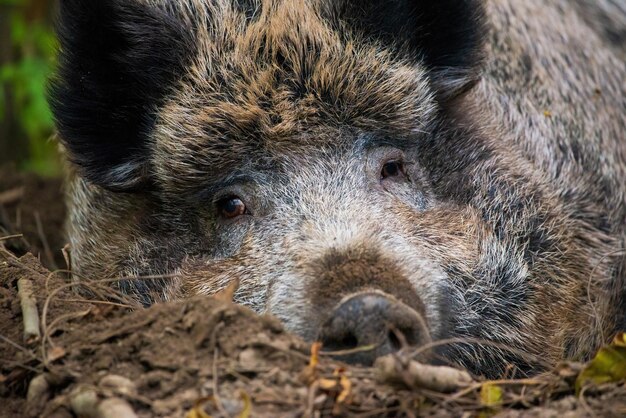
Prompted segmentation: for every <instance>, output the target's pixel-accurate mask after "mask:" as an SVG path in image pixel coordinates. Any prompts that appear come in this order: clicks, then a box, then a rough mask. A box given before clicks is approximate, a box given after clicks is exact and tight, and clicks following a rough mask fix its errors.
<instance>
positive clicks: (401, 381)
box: [0, 169, 626, 418]
mask: <svg viewBox="0 0 626 418" xmlns="http://www.w3.org/2000/svg"><path fill="white" fill-rule="evenodd" d="M60 190H61V187H60V182H59V181H57V180H41V179H38V178H36V177H34V176H23V175H18V174H16V173H15V171H14V170H13V171H11V169H4V170H2V169H0V214H1V215H2V216H1V217H0V397H1V398H2V399H1V400H0V416H6V417H20V416H26V417H36V416H49V417H59V418H60V417H77V416H81V417H101V418H109V417H121V418H125V417H134V416H138V417H153V416H158V417H189V418H206V417H241V418H245V417H322V416H360V417H396V416H400V417H417V416H428V417H447V416H459V417H461V416H464V417H473V416H477V417H492V416H498V417H559V418H563V417H587V416H589V417H593V416H597V417H613V416H614V417H619V416H626V386H625V385H624V382H618V383H613V384H605V385H602V386H599V387H589V388H585V389H584V390H583V391H582V392H581V393H580V394H579V395H578V396H575V392H574V381H575V378H576V376H577V374H578V373H579V372H580V370H581V368H582V365H580V364H575V363H568V364H563V365H561V366H559V367H558V368H557V369H556V370H554V371H552V372H549V373H545V374H543V375H540V376H536V377H533V378H529V379H524V380H501V381H490V382H485V381H482V380H481V379H480V378H478V377H475V376H474V377H473V380H471V381H463V382H456V383H458V385H457V384H456V383H455V384H454V385H453V386H455V385H456V387H453V388H448V389H445V390H444V389H441V388H435V387H431V386H427V387H424V385H418V384H417V383H416V379H415V376H414V375H413V374H412V372H411V368H410V365H411V363H410V358H409V355H408V354H406V353H405V354H401V355H398V356H395V357H390V358H389V360H390V361H391V364H392V366H393V367H392V369H391V371H390V372H389V371H388V372H389V373H387V375H386V379H385V378H383V376H382V375H381V372H380V369H379V368H365V367H357V366H352V365H346V364H343V363H341V362H339V361H336V360H334V359H333V358H332V357H331V356H330V355H329V354H328V353H325V352H324V351H323V347H322V348H321V350H322V351H321V352H318V349H319V347H318V346H316V345H314V346H312V345H311V344H309V343H305V342H304V341H302V340H300V339H299V338H298V337H295V336H293V335H290V334H289V333H287V332H285V331H284V330H283V328H282V326H281V324H280V323H279V322H278V321H277V320H276V319H274V318H272V317H268V316H258V315H255V314H254V313H252V312H251V311H249V310H247V309H245V308H242V307H239V306H236V305H234V304H232V303H231V302H230V300H229V295H228V292H225V293H223V294H221V295H219V296H218V297H213V298H194V299H188V300H183V301H178V302H172V303H163V304H158V305H155V306H153V307H151V308H148V309H143V308H140V307H138V306H137V305H136V304H134V303H133V302H132V301H129V300H127V299H126V298H125V297H124V296H123V295H117V294H114V293H112V292H111V291H110V290H109V288H108V287H107V283H103V282H90V283H86V284H84V288H88V289H89V291H90V292H89V294H90V296H89V297H88V298H87V297H85V296H81V294H83V295H84V294H85V293H84V292H83V293H79V292H76V290H85V289H84V288H83V289H77V287H76V286H75V287H71V286H70V284H69V278H68V276H67V274H65V273H64V272H62V271H60V272H52V271H55V270H56V269H58V268H63V266H64V265H65V262H64V259H63V254H62V252H61V251H60V249H61V248H62V247H63V245H64V242H63V235H62V233H61V229H62V223H63V216H64V215H63V213H64V211H63V205H62V198H61V195H60ZM3 199H4V201H3ZM19 233H23V237H17V238H12V239H6V237H7V236H10V235H16V234H19ZM18 285H19V287H20V289H21V295H20V294H19V292H18ZM27 285H31V286H32V288H33V289H32V293H33V295H34V306H36V308H37V312H36V314H35V318H37V319H38V322H39V323H38V324H37V327H36V329H38V330H39V331H40V336H39V337H37V336H32V335H31V336H28V337H25V335H24V329H25V324H24V322H25V321H23V318H24V317H25V316H27V317H28V320H27V321H26V322H28V321H29V320H30V319H32V315H30V314H28V313H27V314H24V312H27V311H28V307H26V308H25V306H24V304H23V302H24V301H25V300H26V301H28V297H26V296H27V293H28V292H27V291H26V292H25V291H24V288H25V286H27ZM26 305H28V303H27V302H26ZM28 306H30V305H28ZM453 383H454V382H453Z"/></svg>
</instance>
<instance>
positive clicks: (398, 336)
mask: <svg viewBox="0 0 626 418" xmlns="http://www.w3.org/2000/svg"><path fill="white" fill-rule="evenodd" d="M319 339H320V340H321V341H322V343H323V346H324V349H325V350H326V351H344V353H343V354H341V355H338V356H337V357H338V358H339V359H341V360H344V361H347V362H350V363H360V364H366V365H367V364H372V363H373V362H374V360H375V359H376V357H378V356H381V355H384V354H388V353H391V352H395V351H398V350H399V349H401V348H403V347H404V346H406V345H417V344H420V343H424V342H426V341H427V340H428V339H429V338H428V330H427V329H425V328H424V321H423V318H422V317H421V315H420V314H419V313H417V312H416V311H415V310H414V309H412V308H410V307H409V306H407V305H405V304H404V303H402V302H400V301H398V300H396V299H395V298H393V297H391V296H389V295H387V294H385V293H383V292H364V293H358V294H356V295H353V296H351V297H349V298H347V299H345V300H344V301H342V302H341V303H340V304H339V305H338V306H337V307H336V308H335V309H334V310H333V312H332V313H331V315H330V317H329V318H328V320H327V321H326V322H325V323H324V324H323V325H322V327H321V328H320V332H319ZM356 348H358V350H354V349H356ZM346 350H348V351H349V350H352V352H351V353H345V351H346Z"/></svg>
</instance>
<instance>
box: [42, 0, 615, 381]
mask: <svg viewBox="0 0 626 418" xmlns="http://www.w3.org/2000/svg"><path fill="white" fill-rule="evenodd" d="M583 3H584V7H582V6H583ZM590 8H591V9H593V10H596V9H597V10H596V11H598V13H597V16H599V17H597V18H596V17H594V16H596V15H589V14H584V13H583V12H584V11H585V10H586V11H587V12H589V10H590ZM600 8H603V9H602V10H600ZM600 12H602V13H600ZM625 15H626V13H624V10H623V7H621V6H620V5H619V4H618V3H615V2H611V1H606V2H600V3H598V5H596V6H592V5H590V4H589V3H588V2H573V1H568V0H526V1H517V0H498V1H496V0H489V1H481V0H462V1H460V0H441V1H434V0H421V1H418V0H386V1H373V0H362V1H356V0H179V1H174V0H101V1H93V0H62V1H61V5H60V16H59V31H58V33H59V37H60V45H61V47H60V57H59V69H58V73H57V75H56V76H55V78H54V79H53V80H52V84H51V89H50V101H51V105H52V108H53V112H54V116H55V118H56V123H57V127H58V131H59V136H60V139H61V143H62V145H63V147H64V149H65V153H66V155H67V157H68V160H69V162H70V174H69V176H68V205H69V210H70V214H69V218H68V222H67V233H68V237H69V241H70V243H71V248H72V264H73V270H74V275H75V277H76V278H77V279H78V280H81V279H84V278H91V279H99V278H127V279H125V280H121V281H120V283H119V285H118V286H119V288H120V289H122V290H123V291H124V292H127V293H128V294H132V295H134V296H135V297H136V298H137V299H138V300H140V301H141V302H142V303H144V304H146V305H149V304H151V303H153V302H155V301H164V300H171V299H175V298H181V297H186V296H189V295H196V294H212V293H215V292H217V291H219V290H220V289H222V288H224V287H225V286H227V285H228V284H229V283H230V282H231V281H232V280H234V279H238V280H240V286H239V288H238V290H237V292H236V294H235V300H236V301H237V302H239V303H242V304H244V305H247V306H249V307H251V308H252V309H254V310H256V311H258V312H267V313H271V314H273V315H276V316H277V317H278V318H280V319H281V320H282V321H283V322H284V324H285V326H286V327H287V328H288V329H289V330H291V331H293V332H295V333H298V334H299V335H301V336H303V337H304V338H306V339H308V340H315V339H319V340H321V341H322V342H323V343H324V344H325V346H326V348H327V349H330V350H333V349H349V348H354V347H359V346H364V345H371V344H372V345H374V346H375V349H373V350H369V351H357V352H355V353H354V354H352V355H350V356H347V357H346V359H347V360H351V361H356V362H361V363H366V364H367V363H371V362H372V361H373V360H374V359H375V357H376V356H378V355H381V354H385V353H388V352H391V351H393V350H396V349H398V348H399V347H400V346H401V345H402V344H404V343H405V342H406V343H407V344H410V345H416V346H420V345H423V344H426V343H428V342H430V341H437V340H447V341H448V343H446V344H444V343H442V344H440V345H438V346H437V348H436V350H435V352H436V355H437V357H440V358H444V359H448V360H449V361H451V362H455V363H458V364H461V365H463V366H465V367H467V368H469V369H470V370H472V371H474V372H476V373H481V374H484V375H487V376H498V375H500V374H502V373H503V372H504V371H505V370H507V368H510V366H514V368H515V372H516V373H518V374H528V373H533V372H535V371H538V370H541V369H542V368H544V367H546V366H547V365H550V364H554V363H555V362H557V361H559V360H560V359H563V358H584V357H585V356H588V355H589V354H590V353H592V352H593V350H594V349H595V348H596V347H597V346H598V345H599V344H601V343H602V342H604V341H606V340H607V339H608V338H610V336H611V334H612V333H614V332H615V331H616V330H617V329H619V328H623V327H624V326H625V325H626V324H625V322H626V317H625V312H626V305H625V298H624V296H625V285H624V251H623V250H624V238H625V226H626V211H625V209H626V205H625V192H626V185H625V181H624V180H625V178H626V177H625V170H626V142H625V140H626V138H625V137H624V128H625V125H626V123H625V121H626V116H625V109H626V94H625V90H626V88H625V83H624V80H626V70H625V65H624V62H623V60H622V59H621V58H620V56H621V55H620V54H621V53H622V52H621V51H622V49H620V48H621V47H620V42H616V41H615V36H620V35H619V34H620V33H622V34H623V32H619V31H617V32H616V31H612V32H611V34H612V35H611V36H613V38H611V36H609V34H608V33H606V32H603V31H602V30H599V29H598V28H602V27H603V24H602V22H601V21H599V20H598V19H600V18H602V19H608V18H609V17H610V16H613V17H614V19H613V20H612V24H613V25H614V27H618V28H619V27H620V26H619V22H624V16H625ZM615 33H617V35H615ZM609 38H611V39H609ZM622 45H623V44H622ZM128 278H130V279H128ZM435 345H436V344H435Z"/></svg>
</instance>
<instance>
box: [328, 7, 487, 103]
mask: <svg viewBox="0 0 626 418" xmlns="http://www.w3.org/2000/svg"><path fill="white" fill-rule="evenodd" d="M320 1H322V2H324V4H325V6H324V7H323V8H324V9H325V10H326V12H330V15H331V19H332V20H335V21H339V22H342V23H343V24H345V25H347V27H348V28H350V29H352V30H354V31H356V32H360V33H361V34H363V35H365V36H366V37H368V38H370V39H374V40H377V41H379V42H381V43H382V44H384V45H386V46H390V47H392V48H395V49H397V50H401V51H403V52H405V53H407V52H408V53H409V54H410V56H412V57H415V58H416V59H417V60H419V62H420V63H421V64H423V65H425V66H426V68H427V70H428V74H429V76H430V78H431V80H432V82H433V85H434V87H435V89H436V91H437V93H438V95H439V98H440V99H442V100H446V99H449V98H452V97H455V96H458V95H459V94H461V93H463V92H464V91H466V90H467V89H468V88H469V87H471V86H472V85H473V84H474V83H475V82H476V81H477V80H478V78H479V73H480V69H481V68H480V67H481V63H482V60H483V43H484V39H485V37H486V35H487V30H486V27H485V26H486V25H485V12H484V5H483V2H484V0H320Z"/></svg>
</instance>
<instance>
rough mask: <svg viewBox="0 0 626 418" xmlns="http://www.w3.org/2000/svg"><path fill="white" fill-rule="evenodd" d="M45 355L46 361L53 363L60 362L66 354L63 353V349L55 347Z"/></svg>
mask: <svg viewBox="0 0 626 418" xmlns="http://www.w3.org/2000/svg"><path fill="white" fill-rule="evenodd" d="M47 354H48V361H49V362H55V361H57V360H60V359H62V358H63V357H65V355H66V354H67V352H66V351H65V349H64V348H63V347H59V346H58V345H57V346H55V347H52V348H51V349H50V350H48V353H47Z"/></svg>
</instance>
